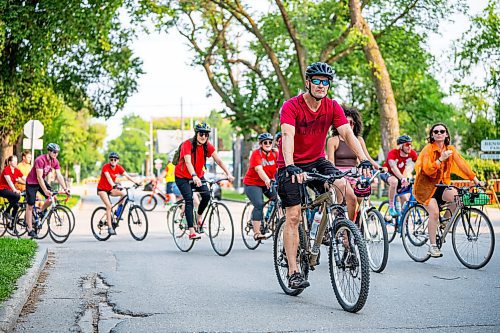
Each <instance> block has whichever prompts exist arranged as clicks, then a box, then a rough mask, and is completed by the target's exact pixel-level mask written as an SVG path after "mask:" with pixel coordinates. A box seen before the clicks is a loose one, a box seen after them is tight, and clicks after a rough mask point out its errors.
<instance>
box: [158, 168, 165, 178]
mask: <svg viewBox="0 0 500 333" xmlns="http://www.w3.org/2000/svg"><path fill="white" fill-rule="evenodd" d="M166 175H167V171H166V170H165V169H163V171H162V172H161V174H160V175H159V176H158V181H161V180H162V179H164V178H165V176H166Z"/></svg>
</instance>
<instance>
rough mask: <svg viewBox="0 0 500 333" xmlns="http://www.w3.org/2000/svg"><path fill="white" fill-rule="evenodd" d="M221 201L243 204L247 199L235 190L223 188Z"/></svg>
mask: <svg viewBox="0 0 500 333" xmlns="http://www.w3.org/2000/svg"><path fill="white" fill-rule="evenodd" d="M222 199H230V200H238V201H242V202H244V201H245V200H246V199H247V196H246V195H245V194H241V193H239V192H237V191H235V190H231V189H226V188H223V189H222Z"/></svg>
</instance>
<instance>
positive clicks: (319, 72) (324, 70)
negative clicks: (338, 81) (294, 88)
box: [305, 62, 333, 80]
mask: <svg viewBox="0 0 500 333" xmlns="http://www.w3.org/2000/svg"><path fill="white" fill-rule="evenodd" d="M305 75H306V79H310V78H311V77H313V76H326V77H327V78H328V80H331V79H333V70H332V68H331V67H330V65H328V64H327V63H324V62H315V63H313V64H311V65H309V66H307V69H306V73H305Z"/></svg>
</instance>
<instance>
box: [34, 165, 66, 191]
mask: <svg viewBox="0 0 500 333" xmlns="http://www.w3.org/2000/svg"><path fill="white" fill-rule="evenodd" d="M37 171H38V170H37ZM56 178H57V181H58V182H59V184H61V186H62V187H63V190H64V192H68V187H67V186H66V182H65V181H64V177H63V176H62V173H61V169H56Z"/></svg>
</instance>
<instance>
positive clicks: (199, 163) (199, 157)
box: [175, 139, 215, 179]
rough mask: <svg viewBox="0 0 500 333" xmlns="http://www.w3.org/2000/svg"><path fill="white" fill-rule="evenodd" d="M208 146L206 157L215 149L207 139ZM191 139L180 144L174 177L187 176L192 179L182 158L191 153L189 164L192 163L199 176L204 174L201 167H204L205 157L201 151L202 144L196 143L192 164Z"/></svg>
mask: <svg viewBox="0 0 500 333" xmlns="http://www.w3.org/2000/svg"><path fill="white" fill-rule="evenodd" d="M207 146H208V154H207V158H208V157H210V156H212V154H213V153H214V151H215V148H214V146H212V144H211V143H210V142H208V141H207ZM191 147H192V146H191V139H189V140H186V141H184V143H183V144H182V146H181V153H180V155H179V164H177V166H176V167H175V177H176V178H187V179H192V178H193V176H191V173H189V171H188V168H187V166H186V161H185V160H184V156H185V155H191V164H193V167H194V170H195V172H196V175H197V176H198V177H199V178H201V177H203V175H204V174H205V171H204V170H203V168H204V167H205V158H204V154H205V153H204V152H203V145H196V152H195V154H196V165H195V164H194V162H195V161H194V154H192V153H191Z"/></svg>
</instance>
